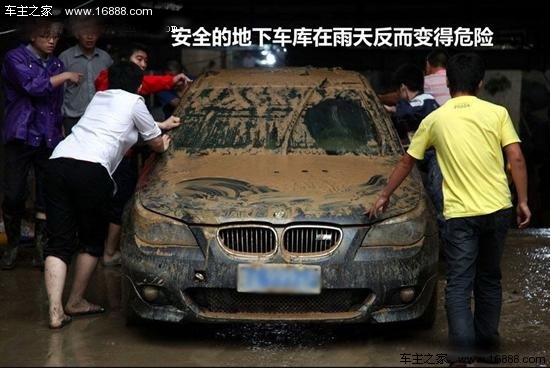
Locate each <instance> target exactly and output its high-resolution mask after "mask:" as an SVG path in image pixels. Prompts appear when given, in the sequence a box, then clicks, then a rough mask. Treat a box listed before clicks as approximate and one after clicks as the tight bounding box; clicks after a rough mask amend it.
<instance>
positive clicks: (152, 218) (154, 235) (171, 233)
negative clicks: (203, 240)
mask: <svg viewBox="0 0 550 368" xmlns="http://www.w3.org/2000/svg"><path fill="white" fill-rule="evenodd" d="M132 212H133V213H132V218H133V220H134V228H135V235H136V238H137V239H136V240H138V239H139V240H141V242H143V243H145V244H143V245H150V246H157V247H158V246H174V245H177V246H195V247H196V246H198V244H197V240H196V239H195V237H194V236H193V233H192V232H191V230H190V229H189V227H188V226H187V225H186V224H184V223H183V222H180V221H176V220H174V219H172V218H170V217H167V216H162V215H159V214H157V213H155V212H152V211H149V210H147V209H146V208H145V207H143V206H142V205H141V203H139V200H136V201H135V202H134V205H133V208H132Z"/></svg>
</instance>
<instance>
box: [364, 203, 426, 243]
mask: <svg viewBox="0 0 550 368" xmlns="http://www.w3.org/2000/svg"><path fill="white" fill-rule="evenodd" d="M426 210H427V208H426V204H425V202H424V201H420V204H419V205H418V206H417V207H416V208H415V209H414V210H412V211H411V212H407V213H406V214H404V215H401V216H396V217H392V218H390V219H387V220H385V221H383V222H380V223H378V224H376V225H373V226H372V227H371V228H370V230H369V231H368V232H367V235H366V236H365V238H364V239H363V243H362V244H361V246H362V247H372V246H384V245H410V244H414V243H416V242H418V241H419V240H420V239H422V237H423V236H424V233H425V231H426V224H427V216H428V214H427V211H426Z"/></svg>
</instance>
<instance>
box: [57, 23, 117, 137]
mask: <svg viewBox="0 0 550 368" xmlns="http://www.w3.org/2000/svg"><path fill="white" fill-rule="evenodd" d="M71 26H72V27H71V28H72V30H73V33H74V36H75V37H76V39H77V40H78V43H77V44H76V45H74V46H72V47H69V48H68V49H66V50H65V51H63V52H62V53H61V54H59V59H61V61H62V62H63V64H64V65H65V70H66V71H71V72H78V73H81V74H82V76H83V78H82V81H81V83H80V84H71V85H66V87H65V96H64V99H63V129H64V131H65V135H68V134H70V133H71V129H72V127H73V126H74V125H75V124H76V123H77V122H78V119H80V117H81V116H82V115H83V114H84V111H85V110H86V107H87V106H88V104H89V103H90V101H91V100H92V97H93V96H94V94H95V92H96V90H95V85H94V81H95V79H96V78H97V76H98V74H99V72H100V71H101V70H103V69H107V68H108V67H110V66H111V64H112V63H113V59H112V58H111V56H110V55H109V54H108V53H107V52H106V51H104V50H102V49H100V48H98V47H96V43H97V40H98V39H99V35H100V28H101V27H100V24H99V21H98V20H97V19H95V18H91V17H85V18H82V17H80V18H74V19H73V20H72V24H71Z"/></svg>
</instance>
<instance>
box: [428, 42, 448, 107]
mask: <svg viewBox="0 0 550 368" xmlns="http://www.w3.org/2000/svg"><path fill="white" fill-rule="evenodd" d="M448 59H449V55H448V54H447V52H446V51H445V50H444V49H435V50H433V51H432V52H430V53H429V54H428V56H427V57H426V65H425V67H424V69H425V70H424V73H425V75H424V93H428V94H430V95H432V96H434V98H435V100H436V101H437V103H438V104H439V106H441V105H443V104H444V103H445V102H447V101H448V100H449V99H450V98H451V94H450V93H449V87H447V60H448Z"/></svg>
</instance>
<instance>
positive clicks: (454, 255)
mask: <svg viewBox="0 0 550 368" xmlns="http://www.w3.org/2000/svg"><path fill="white" fill-rule="evenodd" d="M484 74H485V66H484V62H483V60H482V59H481V57H480V56H479V55H477V54H475V53H459V54H456V55H454V56H453V57H452V58H451V59H450V60H449V63H448V65H447V79H448V82H449V90H450V93H451V97H452V98H451V99H450V100H449V101H448V102H446V103H445V104H444V105H443V106H441V107H440V108H438V109H437V110H435V111H434V112H432V113H431V114H429V115H428V116H427V117H426V118H425V119H424V120H423V121H422V122H421V123H420V126H419V128H418V130H417V131H416V133H415V135H414V136H413V138H412V141H411V144H410V146H409V148H408V150H407V153H405V154H404V155H403V157H402V158H401V160H400V162H399V163H398V164H397V166H396V168H395V169H394V171H393V172H392V174H391V175H390V177H389V179H388V183H387V185H386V187H385V188H384V189H383V190H382V191H381V192H380V194H379V197H378V198H377V200H376V202H375V203H374V204H373V206H372V207H371V208H370V210H369V212H368V215H369V216H370V217H371V218H374V217H375V216H376V215H377V213H378V212H379V211H380V210H385V209H386V207H387V206H388V203H389V198H390V196H391V194H392V193H393V192H394V190H395V189H396V188H397V187H398V186H399V185H400V184H401V182H402V181H403V180H404V179H405V178H406V177H407V175H408V174H409V172H410V171H411V170H412V168H413V166H414V164H415V162H416V161H417V160H422V159H423V158H424V153H425V152H426V150H427V149H428V148H430V147H434V148H435V150H436V155H437V161H438V162H439V165H440V167H441V171H442V174H443V207H444V208H443V214H444V216H445V220H446V221H445V227H446V231H445V257H446V261H447V266H448V270H447V285H446V289H445V307H446V311H447V321H448V325H449V326H448V327H449V340H450V343H451V346H453V348H456V349H457V351H459V352H463V353H465V352H473V349H474V348H475V349H480V350H485V349H490V350H494V349H497V348H498V346H499V344H500V338H499V333H498V325H499V319H500V311H501V306H502V287H501V284H500V280H501V270H500V260H501V256H502V251H503V246H504V242H505V238H506V234H507V231H508V228H509V226H510V222H511V216H512V215H513V209H512V208H513V204H512V196H511V193H510V187H509V184H508V181H507V177H506V172H505V163H504V162H505V160H504V156H503V152H504V154H505V156H506V162H507V163H508V164H509V166H510V169H511V173H512V178H513V182H514V186H515V189H516V192H517V206H516V211H515V212H516V222H517V225H518V227H519V228H524V227H526V226H527V225H528V224H529V221H530V219H531V212H530V210H529V207H528V205H527V173H526V168H525V160H524V158H523V154H522V151H521V147H520V144H519V143H520V139H519V137H518V135H517V133H516V131H515V129H514V126H513V124H512V121H511V119H510V116H509V114H508V112H507V110H506V109H505V108H504V107H503V106H499V105H495V104H492V103H490V102H487V101H483V100H481V99H479V98H477V97H476V94H477V91H478V90H479V88H481V86H482V83H483V77H484ZM472 292H473V295H474V299H475V309H474V312H472V308H471V305H470V299H471V295H472Z"/></svg>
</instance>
